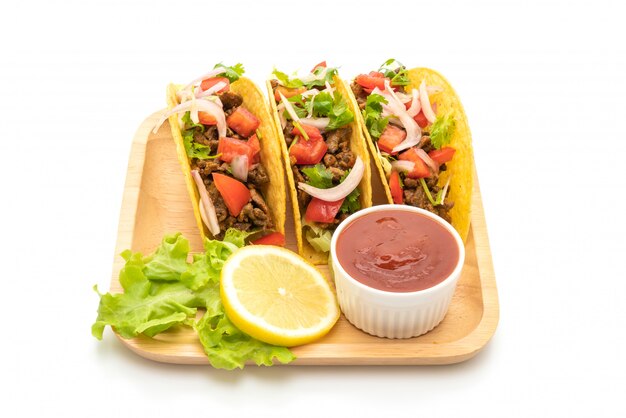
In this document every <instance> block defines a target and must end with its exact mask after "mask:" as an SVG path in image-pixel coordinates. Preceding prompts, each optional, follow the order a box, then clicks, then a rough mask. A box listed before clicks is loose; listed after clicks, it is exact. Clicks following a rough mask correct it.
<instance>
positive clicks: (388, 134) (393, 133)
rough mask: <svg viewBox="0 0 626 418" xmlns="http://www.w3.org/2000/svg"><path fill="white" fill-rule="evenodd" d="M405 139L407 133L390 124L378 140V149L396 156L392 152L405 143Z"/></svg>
mask: <svg viewBox="0 0 626 418" xmlns="http://www.w3.org/2000/svg"><path fill="white" fill-rule="evenodd" d="M405 138H406V131H405V130H404V129H402V128H398V127H397V126H395V125H392V124H390V123H389V124H387V126H386V127H385V130H384V131H383V133H382V135H381V136H380V138H379V139H378V148H380V150H381V151H384V152H386V153H389V154H396V153H392V152H391V150H392V149H394V148H395V147H396V146H397V145H399V144H400V143H401V142H402V141H404V139H405Z"/></svg>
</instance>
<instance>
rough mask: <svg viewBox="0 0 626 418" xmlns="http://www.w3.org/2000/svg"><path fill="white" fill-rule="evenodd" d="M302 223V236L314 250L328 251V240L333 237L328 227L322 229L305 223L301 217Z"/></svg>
mask: <svg viewBox="0 0 626 418" xmlns="http://www.w3.org/2000/svg"><path fill="white" fill-rule="evenodd" d="M303 225H304V237H305V238H306V240H307V241H308V242H309V244H311V247H313V248H314V249H315V250H316V251H320V252H324V253H326V252H329V251H330V240H331V239H332V237H333V233H332V232H331V231H329V230H328V229H322V228H320V227H319V226H317V225H314V224H310V223H306V221H304V219H303Z"/></svg>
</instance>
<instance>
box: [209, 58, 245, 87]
mask: <svg viewBox="0 0 626 418" xmlns="http://www.w3.org/2000/svg"><path fill="white" fill-rule="evenodd" d="M217 67H223V68H224V69H226V72H224V73H222V74H220V75H219V76H220V77H226V78H227V79H228V81H230V82H231V83H234V82H235V81H237V80H239V77H241V76H242V75H243V73H244V72H245V71H246V70H244V68H243V65H242V64H241V63H237V64H235V65H233V66H232V67H229V66H227V65H224V64H222V63H221V62H220V63H219V64H215V67H213V68H217Z"/></svg>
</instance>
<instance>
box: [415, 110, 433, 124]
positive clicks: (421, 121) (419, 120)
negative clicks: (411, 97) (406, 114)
mask: <svg viewBox="0 0 626 418" xmlns="http://www.w3.org/2000/svg"><path fill="white" fill-rule="evenodd" d="M413 119H414V120H415V122H417V124H418V125H419V126H420V128H422V129H423V128H425V127H427V126H428V123H429V122H428V119H426V116H424V112H422V111H421V110H420V112H419V113H418V114H417V115H415V117H414V118H413Z"/></svg>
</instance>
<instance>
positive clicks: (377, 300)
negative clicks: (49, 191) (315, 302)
mask: <svg viewBox="0 0 626 418" xmlns="http://www.w3.org/2000/svg"><path fill="white" fill-rule="evenodd" d="M386 210H394V211H397V210H401V211H407V212H414V213H416V214H419V215H424V216H427V217H428V218H430V219H432V220H434V221H436V222H438V223H439V224H441V225H442V226H444V227H445V228H446V230H448V231H449V232H450V234H451V235H452V236H453V237H454V239H455V241H456V243H457V245H458V248H459V261H458V263H457V265H456V266H455V268H454V270H453V271H452V273H451V274H450V275H449V276H448V277H447V278H446V279H444V280H443V281H442V282H440V283H439V284H436V285H435V286H433V287H430V288H428V289H424V290H419V291H415V292H387V291H384V290H378V289H374V288H371V287H369V286H366V285H365V284H363V283H361V282H359V281H357V280H356V279H354V278H352V277H351V276H349V275H348V273H346V271H345V270H344V268H343V267H342V266H341V265H340V264H339V262H338V260H337V252H336V250H337V239H338V238H339V236H340V235H341V232H342V231H343V230H344V229H345V228H346V227H347V226H348V225H349V224H350V223H351V222H353V221H355V220H356V219H358V218H360V217H362V216H364V215H367V214H369V213H372V212H380V211H386ZM330 254H331V263H332V269H333V273H334V277H335V286H336V288H337V298H338V299H339V306H340V307H341V311H342V312H343V314H344V315H345V317H346V318H347V319H348V321H350V322H351V323H352V324H353V325H354V326H356V327H357V328H359V329H361V330H363V331H365V332H367V333H368V334H372V335H376V336H378V337H386V338H410V337H415V336H418V335H422V334H424V333H426V332H428V331H430V330H431V329H433V328H434V327H436V326H437V325H438V324H439V323H440V322H441V321H442V320H443V318H444V316H446V313H447V312H448V307H449V306H450V301H451V300H452V295H453V294H454V290H455V288H456V283H457V281H458V280H459V277H460V276H461V270H462V269H463V264H464V262H465V247H464V245H463V240H461V237H460V236H459V234H458V233H457V232H456V230H455V229H454V228H453V227H452V226H451V225H450V224H449V223H447V222H446V221H444V220H443V219H442V218H440V217H439V216H437V215H434V214H432V213H430V212H428V211H426V210H423V209H419V208H416V207H413V206H408V205H380V206H373V207H371V208H367V209H363V210H360V211H358V212H356V213H354V214H352V215H351V216H350V217H348V218H347V219H346V220H344V221H343V222H342V223H341V224H340V225H339V227H338V228H337V229H336V230H335V232H334V233H333V238H332V241H331V244H330Z"/></svg>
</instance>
